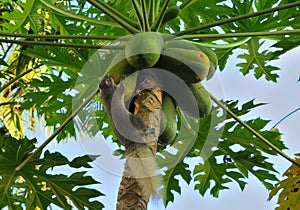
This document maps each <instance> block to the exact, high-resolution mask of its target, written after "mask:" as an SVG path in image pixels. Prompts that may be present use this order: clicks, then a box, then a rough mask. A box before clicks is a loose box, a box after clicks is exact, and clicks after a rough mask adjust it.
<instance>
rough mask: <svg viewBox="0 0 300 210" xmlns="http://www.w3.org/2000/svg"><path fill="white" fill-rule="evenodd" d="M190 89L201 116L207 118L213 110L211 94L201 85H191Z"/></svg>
mask: <svg viewBox="0 0 300 210" xmlns="http://www.w3.org/2000/svg"><path fill="white" fill-rule="evenodd" d="M189 87H190V89H191V91H192V93H193V94H194V96H195V99H196V101H197V106H198V110H199V116H200V117H206V116H207V115H208V114H209V113H210V112H211V109H212V103H211V98H210V95H209V93H208V92H207V90H206V89H205V87H204V86H203V85H202V84H201V83H196V84H190V85H189ZM192 117H193V116H192Z"/></svg>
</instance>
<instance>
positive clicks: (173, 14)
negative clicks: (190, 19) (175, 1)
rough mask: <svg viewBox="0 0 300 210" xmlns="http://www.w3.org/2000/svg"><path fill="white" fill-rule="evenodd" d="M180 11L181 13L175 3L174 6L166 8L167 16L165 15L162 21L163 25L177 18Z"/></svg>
mask: <svg viewBox="0 0 300 210" xmlns="http://www.w3.org/2000/svg"><path fill="white" fill-rule="evenodd" d="M179 13H180V8H179V7H178V6H176V5H174V6H170V7H168V8H167V10H166V13H165V16H164V17H163V19H162V21H161V25H164V24H166V23H167V22H169V21H171V20H173V19H175V18H177V17H178V15H179Z"/></svg>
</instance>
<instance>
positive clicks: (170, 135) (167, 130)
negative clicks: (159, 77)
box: [158, 93, 177, 145]
mask: <svg viewBox="0 0 300 210" xmlns="http://www.w3.org/2000/svg"><path fill="white" fill-rule="evenodd" d="M162 112H163V114H162V118H161V122H160V125H161V126H160V127H161V132H162V133H161V135H160V136H159V137H158V142H159V143H160V144H162V145H166V144H169V143H171V142H172V141H173V140H174V139H175V137H176V132H177V119H176V106H175V104H174V102H173V99H172V98H171V96H170V95H169V94H167V93H164V95H163V101H162Z"/></svg>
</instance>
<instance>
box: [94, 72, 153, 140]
mask: <svg viewBox="0 0 300 210" xmlns="http://www.w3.org/2000/svg"><path fill="white" fill-rule="evenodd" d="M99 88H100V90H101V93H102V103H103V105H104V107H105V109H106V111H107V113H108V114H109V117H110V120H111V121H112V124H113V126H114V130H115V132H116V136H117V137H118V139H119V140H120V141H121V142H122V143H123V144H124V143H125V141H126V139H127V140H130V141H135V142H139V143H143V142H141V140H142V139H143V138H142V135H147V134H151V133H153V132H154V131H153V129H151V128H147V126H146V125H145V123H144V121H143V120H142V118H141V117H139V116H137V115H134V114H132V113H131V112H129V111H128V110H127V108H126V107H125V102H124V91H125V87H124V82H123V81H121V82H120V84H119V85H118V86H117V85H116V84H115V82H114V80H113V78H112V77H111V76H109V75H106V76H104V78H103V79H102V81H101V83H100V85H99Z"/></svg>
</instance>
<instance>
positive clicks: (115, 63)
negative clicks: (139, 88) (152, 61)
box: [104, 50, 136, 84]
mask: <svg viewBox="0 0 300 210" xmlns="http://www.w3.org/2000/svg"><path fill="white" fill-rule="evenodd" d="M135 71H136V70H135V69H134V68H133V67H132V66H131V65H130V64H129V63H128V62H127V59H126V58H125V51H124V50H121V51H119V52H118V53H117V54H116V55H115V56H114V57H113V58H112V60H111V62H110V64H109V65H108V67H107V70H106V72H105V73H104V75H110V76H112V78H113V79H114V82H115V83H116V84H119V82H120V79H121V78H124V77H126V76H128V75H130V74H132V73H134V72H135Z"/></svg>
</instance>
